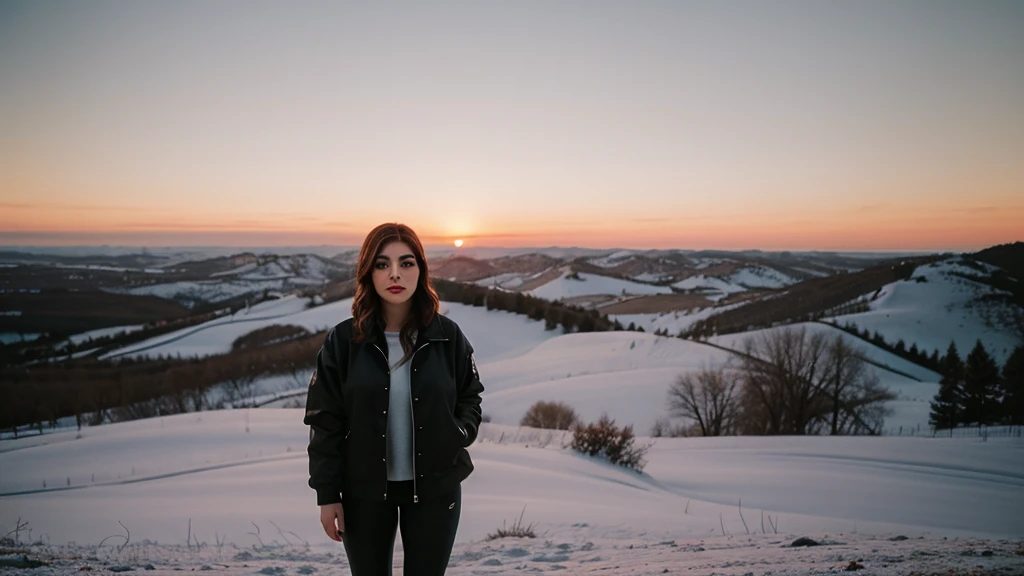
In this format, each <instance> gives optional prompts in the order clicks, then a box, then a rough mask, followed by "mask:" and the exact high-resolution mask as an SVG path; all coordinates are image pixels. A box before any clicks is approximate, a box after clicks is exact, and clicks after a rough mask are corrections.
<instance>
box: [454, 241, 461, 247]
mask: <svg viewBox="0 0 1024 576" xmlns="http://www.w3.org/2000/svg"><path fill="white" fill-rule="evenodd" d="M455 247H456V248H462V240H456V241H455Z"/></svg>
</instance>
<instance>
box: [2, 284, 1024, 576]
mask: <svg viewBox="0 0 1024 576" xmlns="http://www.w3.org/2000/svg"><path fill="white" fill-rule="evenodd" d="M350 306H351V301H350V300H345V301H341V302H335V303H332V304H329V305H325V306H321V307H317V308H313V309H308V310H307V309H305V300H304V299H299V298H284V299H281V300H273V301H268V302H264V303H261V304H259V305H257V306H253V307H252V308H250V309H249V310H248V311H247V312H246V313H240V314H239V315H236V317H235V318H221V319H218V320H216V321H213V322H211V323H209V324H207V325H204V326H201V327H196V328H199V330H196V328H193V329H190V330H191V331H183V332H182V333H179V334H177V335H167V336H164V337H162V338H161V339H159V340H158V341H153V342H149V343H141V344H140V345H137V346H141V347H146V346H151V348H148V349H147V350H145V351H144V352H143V351H141V350H140V349H139V348H137V347H135V346H133V347H132V348H130V349H128V348H126V349H125V350H122V351H121V352H124V353H146V354H158V353H162V354H169V353H175V352H176V351H179V350H181V351H182V355H186V354H187V353H189V352H188V351H191V352H192V353H200V354H212V353H217V352H218V351H222V350H225V347H227V346H230V341H231V340H233V338H234V337H237V336H238V335H241V334H244V333H246V332H248V331H251V330H253V329H256V328H258V327H260V326H262V325H266V324H275V323H281V324H299V325H303V326H307V328H309V329H311V330H312V329H322V328H324V327H327V326H330V325H333V324H335V323H337V322H339V321H341V320H342V319H344V318H345V317H347V316H348V315H349V313H350ZM442 310H443V311H444V312H446V313H447V314H448V315H449V316H450V317H451V318H453V319H454V320H455V321H456V322H458V323H459V325H460V326H461V327H462V329H463V330H464V331H465V332H466V334H467V335H468V336H469V338H470V340H471V341H472V342H473V344H474V346H475V348H476V354H477V361H478V365H479V369H480V373H481V377H482V379H483V381H484V385H485V387H486V391H485V393H484V403H483V410H484V413H485V414H487V415H488V416H490V417H491V418H492V422H491V423H487V424H484V425H483V426H482V428H481V434H480V438H479V440H478V442H477V443H476V444H474V445H473V446H472V447H470V452H471V454H472V456H473V459H474V462H475V463H476V471H475V472H474V473H473V475H472V476H471V477H470V478H469V479H468V480H467V481H466V482H465V483H464V501H463V502H464V508H463V512H462V521H461V524H460V528H459V535H458V539H457V546H456V550H455V552H454V553H453V556H452V565H451V568H450V570H449V573H450V574H454V575H460V574H465V575H469V574H512V573H520V572H523V571H540V572H553V571H560V570H564V571H565V573H573V574H575V573H596V572H601V573H604V574H609V573H611V574H619V573H635V574H660V573H662V572H663V571H664V570H666V569H668V570H669V571H670V572H673V573H678V572H679V571H680V570H682V569H683V567H685V568H690V569H692V570H693V571H694V573H702V574H704V573H711V572H716V573H719V574H738V575H741V574H747V573H751V572H753V573H755V574H758V575H761V574H764V573H766V572H771V573H773V574H780V573H800V574H803V573H808V572H821V573H825V572H830V571H837V570H840V569H842V568H844V567H845V566H846V565H847V564H848V563H849V562H850V561H858V562H860V563H862V564H863V565H865V567H866V568H868V569H869V572H868V573H871V574H906V573H907V572H908V571H909V570H922V569H928V570H932V571H936V572H942V573H946V570H947V569H950V568H954V569H961V568H962V569H964V570H970V569H972V568H974V567H975V566H978V565H982V566H986V567H1001V566H1021V565H1024V564H1021V563H1020V557H1018V556H1015V555H1014V551H1015V549H1016V546H1017V544H1016V541H1013V540H1009V539H1012V538H1019V537H1020V536H1021V535H1022V534H1024V516H1021V514H1020V513H1019V511H1020V510H1024V459H1021V458H1020V457H1019V456H1020V452H1021V449H1024V441H1022V440H1021V439H1020V438H1013V437H1010V438H989V439H988V441H987V442H986V441H982V440H980V439H971V438H953V439H950V438H927V437H845V438H842V437H841V438H830V437H769V438H759V437H726V438H656V439H655V438H643V437H642V438H639V442H640V443H642V444H649V445H650V449H649V452H648V464H647V467H646V468H645V472H644V474H637V473H635V472H631V471H628V470H625V469H621V468H617V467H614V466H611V465H609V464H607V463H605V462H603V461H600V460H595V459H591V458H588V457H584V456H581V455H578V454H575V453H573V452H571V451H570V450H568V449H565V448H563V446H564V445H566V444H567V441H568V438H567V437H566V436H565V435H564V434H563V433H559V432H554V431H543V430H534V429H527V428H520V427H518V426H516V425H515V424H516V423H517V422H518V420H519V418H521V416H522V414H523V412H524V411H525V410H526V408H527V407H528V406H529V405H530V404H532V403H533V402H534V401H536V400H564V401H566V402H568V403H569V404H570V405H572V406H573V407H574V408H575V409H576V410H577V411H578V412H579V413H580V415H581V416H582V417H583V418H584V419H585V420H593V419H595V418H597V417H598V416H599V415H600V413H601V412H607V413H608V414H609V415H610V416H611V417H613V418H615V419H616V421H617V423H618V424H620V425H624V424H633V425H634V428H635V430H636V431H637V433H638V434H640V435H641V436H642V435H645V434H647V433H648V431H649V429H650V426H651V424H653V422H654V421H655V420H656V419H657V418H659V417H662V416H664V411H665V403H666V393H667V390H668V386H669V385H670V384H671V383H672V381H673V380H674V379H675V377H676V376H678V375H679V374H682V373H686V372H688V371H693V370H699V369H701V368H703V367H713V366H720V365H723V364H726V363H728V362H729V360H730V357H731V354H730V353H729V352H727V351H723V350H720V349H717V348H715V347H712V346H708V345H705V344H701V343H697V342H691V341H684V340H679V339H676V338H665V337H657V336H654V335H653V334H650V333H646V334H644V333H634V332H604V333H581V334H566V335H562V334H560V331H545V330H544V329H543V323H542V322H535V321H531V320H529V319H527V318H525V317H522V316H517V315H514V314H510V313H506V312H499V311H487V310H485V309H483V308H474V307H471V306H464V305H460V304H452V303H442ZM807 326H808V329H811V330H822V331H829V332H836V333H840V334H845V333H842V332H841V331H836V330H835V329H833V328H831V327H828V326H824V325H821V324H809V325H807ZM754 335H755V336H756V334H754ZM743 336H744V335H736V336H722V337H718V338H716V339H714V341H715V343H717V344H719V345H723V346H729V347H734V348H737V349H741V348H742V337H743ZM851 338H852V337H851ZM852 341H853V342H854V343H855V344H861V345H863V346H864V347H865V348H866V350H867V353H868V355H869V356H870V357H871V358H872V359H873V360H875V361H877V362H879V363H883V364H886V365H889V366H892V367H893V368H896V369H899V370H901V371H904V372H907V373H908V374H911V375H914V376H915V377H920V378H922V379H923V380H925V382H916V381H914V380H912V379H910V378H906V377H903V376H899V375H896V374H893V373H892V372H887V371H879V372H878V373H879V376H880V377H881V378H882V380H883V382H884V383H886V384H887V385H889V386H890V387H892V388H893V389H894V390H896V391H897V392H898V394H899V395H900V400H898V401H896V402H893V403H892V407H893V408H894V409H895V414H894V415H893V417H891V418H890V419H889V420H887V421H886V426H887V428H892V427H894V426H896V425H905V426H906V427H907V428H908V429H909V428H911V427H913V426H915V425H916V424H919V423H921V422H924V423H926V422H927V409H928V404H927V400H929V399H930V398H931V396H933V395H934V392H935V390H936V389H937V385H936V384H935V381H937V375H935V374H934V373H931V372H929V371H927V370H924V369H922V368H919V367H916V366H914V365H912V364H910V363H908V362H906V361H904V360H902V359H900V358H898V357H895V356H893V355H891V354H888V353H886V352H884V351H881V350H878V349H877V348H874V347H870V346H868V345H866V344H864V343H862V342H861V341H859V340H852ZM176 346H180V347H182V348H175V347H176ZM133 351H134V352H133ZM277 378H278V380H276V381H274V382H271V381H270V380H267V382H265V383H264V384H266V386H265V388H267V389H266V390H261V391H260V392H259V393H260V394H266V395H270V394H273V393H280V392H283V391H286V390H287V389H288V387H289V384H290V383H289V382H288V380H287V377H284V376H282V377H277ZM295 402H299V404H298V405H299V406H301V405H302V403H304V399H303V398H290V399H288V400H287V401H283V402H278V403H275V404H272V405H278V406H280V405H282V404H286V405H287V404H288V403H291V405H293V406H294V405H295V404H294V403H295ZM301 420H302V409H301V408H263V409H235V410H220V411H210V412H201V413H188V414H181V415H175V416H166V417H160V418H152V419H147V420H139V421H134V422H124V423H118V424H111V425H105V426H98V427H87V428H84V429H83V430H82V432H81V433H80V434H79V433H78V432H77V431H75V430H70V431H65V432H56V433H52V434H46V435H42V436H29V437H23V438H20V439H17V440H4V441H0V529H2V530H3V533H6V532H7V531H8V530H11V529H13V528H14V523H15V522H16V521H17V519H18V518H21V519H22V520H23V521H25V520H27V521H29V522H30V525H31V527H32V528H33V530H34V532H33V539H38V538H39V537H40V534H43V533H45V535H46V536H45V540H44V541H46V542H49V543H50V544H51V546H50V547H37V548H35V549H34V551H33V554H34V555H36V557H40V558H48V559H51V560H52V561H53V562H54V564H53V565H52V566H51V567H50V568H49V569H48V570H50V572H53V573H71V572H77V571H78V570H79V569H80V568H81V567H82V566H83V565H89V566H90V567H94V568H98V567H103V566H104V565H105V566H106V567H107V568H110V567H113V566H114V565H124V566H128V567H132V568H134V569H136V570H143V569H144V568H145V566H146V565H147V564H148V565H152V566H153V568H154V569H155V570H154V571H153V572H154V573H157V574H159V573H163V572H166V573H171V572H174V571H177V570H175V569H184V570H191V569H195V570H203V569H204V568H203V566H206V567H207V568H208V569H212V570H218V571H220V572H221V573H225V574H242V573H245V574H251V573H264V574H284V573H299V574H311V573H320V572H326V573H338V572H340V573H343V574H344V573H347V569H346V565H345V560H344V553H343V551H342V549H341V547H340V546H339V545H338V544H336V543H333V542H330V541H329V540H328V539H327V538H326V536H324V535H323V533H322V530H321V528H320V526H319V522H318V511H317V508H316V506H315V497H314V494H313V492H312V491H311V490H309V489H308V487H307V486H306V478H307V462H306V455H305V447H306V444H307V442H308V428H306V427H305V426H303V425H302V422H301ZM741 501H742V504H741ZM524 506H526V509H525V513H524V515H523V523H524V524H531V523H532V524H534V525H535V526H534V528H535V531H536V532H537V534H538V536H539V537H538V538H536V539H513V540H496V541H492V542H486V541H485V538H486V536H487V535H488V534H489V533H492V532H494V531H495V530H496V529H497V528H500V527H501V526H502V523H503V522H505V523H506V525H508V524H511V523H512V522H513V521H515V519H516V518H518V517H519V515H520V513H523V507H524ZM762 514H763V516H762ZM762 518H763V519H762ZM119 522H120V523H122V524H124V526H125V527H126V528H127V529H128V530H130V533H131V536H130V538H131V545H130V546H128V547H125V548H119V546H120V545H121V544H122V543H123V542H124V539H123V538H120V539H119V538H113V539H109V540H107V541H106V542H105V544H104V546H103V547H101V548H98V547H97V545H98V544H99V543H100V542H101V541H102V540H103V539H104V538H105V537H107V536H111V535H117V534H124V529H123V528H122V527H121V525H120V524H119ZM190 522H191V526H190ZM744 524H746V526H744ZM772 526H774V528H773V527H772ZM189 530H191V534H192V536H193V540H192V543H191V547H189V546H186V544H185V538H186V535H187V534H189ZM776 530H777V531H778V533H776ZM748 531H749V532H750V533H749V534H748ZM801 535H807V536H811V537H812V538H815V539H816V540H819V541H821V542H823V543H824V545H823V546H819V547H816V548H813V549H804V548H791V547H788V546H785V545H786V544H788V543H790V542H792V541H793V539H795V538H796V537H797V536H801ZM896 535H904V536H907V537H908V538H909V539H908V540H899V541H892V540H890V539H889V538H890V537H893V536H896ZM21 537H22V538H24V537H25V534H24V533H22V534H21ZM919 538H921V539H919ZM944 538H950V540H944ZM977 538H986V539H987V540H985V541H979V540H976V539H977ZM999 539H1001V540H999ZM72 541H73V542H76V543H77V544H76V545H74V546H72V545H70V544H69V543H70V542H72ZM218 541H219V542H222V543H223V544H222V545H220V546H218V545H217V544H216V542H218ZM197 543H198V544H199V545H198V546H197ZM398 549H399V552H397V553H396V564H397V565H399V566H400V565H401V562H402V556H401V552H400V550H401V542H400V540H399V543H398ZM983 550H990V551H991V552H992V554H991V555H990V556H983V555H982V551H983ZM1014 562H1016V563H1014Z"/></svg>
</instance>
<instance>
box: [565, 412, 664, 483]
mask: <svg viewBox="0 0 1024 576" xmlns="http://www.w3.org/2000/svg"><path fill="white" fill-rule="evenodd" d="M635 442H636V437H635V436H633V426H632V425H629V426H623V427H622V428H619V427H617V426H616V425H615V421H614V420H611V419H610V418H608V415H607V414H602V415H601V418H600V420H598V421H597V422H596V423H593V424H587V425H581V424H577V425H575V426H574V427H573V429H572V443H571V444H570V447H571V448H572V449H573V450H575V451H577V452H581V453H583V454H587V455H588V456H603V457H605V458H607V459H608V461H609V462H611V463H612V464H618V465H619V466H623V467H625V468H631V469H633V470H636V471H637V472H640V471H642V470H643V469H644V465H645V464H646V463H647V462H646V461H645V460H644V456H645V455H646V454H647V446H634V443H635Z"/></svg>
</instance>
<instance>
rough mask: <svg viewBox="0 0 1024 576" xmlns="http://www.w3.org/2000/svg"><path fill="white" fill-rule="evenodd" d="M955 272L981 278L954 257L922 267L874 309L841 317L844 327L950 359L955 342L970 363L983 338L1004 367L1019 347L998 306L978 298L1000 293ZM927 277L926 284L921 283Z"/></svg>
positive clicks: (883, 296)
mask: <svg viewBox="0 0 1024 576" xmlns="http://www.w3.org/2000/svg"><path fill="white" fill-rule="evenodd" d="M954 272H960V273H964V274H969V275H972V276H977V275H979V272H978V271H977V270H974V269H973V268H969V267H967V266H964V265H962V264H959V263H958V259H956V258H952V259H948V260H943V261H941V262H935V263H933V264H929V265H925V266H919V267H918V268H917V269H916V270H915V271H914V273H913V275H912V278H911V279H910V280H905V281H900V282H894V283H892V284H888V285H886V286H885V287H884V288H883V289H882V292H881V294H880V295H879V297H878V298H877V299H876V300H874V301H873V302H871V303H870V307H871V310H870V311H869V312H863V313H859V314H848V315H845V316H839V317H837V318H835V320H836V321H837V322H838V323H839V324H845V323H847V322H850V323H853V324H855V325H856V326H857V327H858V328H859V329H861V330H863V329H864V328H867V329H868V330H871V331H872V332H874V331H878V332H879V333H880V334H882V335H883V336H884V337H885V339H886V341H887V342H890V343H892V344H895V343H896V341H897V340H899V339H902V340H903V341H904V343H905V344H906V347H907V348H910V346H911V344H916V345H917V347H918V349H920V350H924V351H926V352H929V353H931V351H932V350H936V349H938V351H939V353H940V354H945V353H946V349H947V348H948V347H949V343H950V341H955V342H956V347H957V349H958V350H959V352H960V355H961V357H964V358H966V356H967V353H968V352H970V351H971V349H972V348H973V347H974V345H975V343H976V342H977V341H978V340H979V339H980V340H981V342H982V344H984V345H985V348H986V349H987V350H988V352H989V354H992V356H993V357H994V358H995V359H996V362H998V363H999V364H1000V365H1002V364H1003V363H1004V362H1005V361H1006V359H1007V358H1008V357H1009V355H1010V353H1011V352H1012V351H1013V347H1014V346H1015V345H1016V344H1017V343H1018V342H1019V340H1018V335H1016V334H1014V333H1013V331H1012V328H1011V326H1010V325H1009V324H1010V323H1009V322H1008V321H1007V320H1006V316H1003V315H1002V314H1003V313H1004V312H1007V311H1006V310H1003V309H1002V308H1000V307H998V306H993V305H991V304H982V303H981V302H979V300H978V299H979V298H981V297H983V296H985V295H989V294H995V293H996V291H995V290H994V289H992V288H991V287H989V286H987V285H984V284H980V283H978V282H974V281H971V280H967V279H965V278H961V277H959V276H955V275H953V273H954ZM918 277H923V278H925V280H926V281H924V282H918V281H917V280H916V278H918Z"/></svg>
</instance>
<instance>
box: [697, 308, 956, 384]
mask: <svg viewBox="0 0 1024 576" xmlns="http://www.w3.org/2000/svg"><path fill="white" fill-rule="evenodd" d="M784 328H790V329H792V330H800V329H805V330H807V333H808V335H810V334H814V333H822V334H824V335H825V336H827V337H829V338H831V337H834V336H841V337H842V338H843V339H844V340H845V341H846V343H847V344H850V345H851V346H853V347H855V348H858V349H860V350H861V351H862V352H863V353H864V355H865V356H866V357H867V358H868V359H870V360H872V361H874V362H877V363H879V364H882V365H884V366H887V367H889V368H893V369H894V370H898V371H900V372H904V373H906V374H909V375H910V376H913V377H914V378H917V379H918V380H921V381H925V382H938V381H939V379H940V378H941V376H940V375H939V374H938V373H936V372H933V371H931V370H929V369H927V368H925V367H923V366H919V365H917V364H915V363H913V362H911V361H909V360H905V359H903V358H901V357H899V356H897V355H895V354H893V353H892V352H888V351H886V350H883V349H881V348H879V347H877V346H874V345H872V344H870V343H868V342H865V341H864V340H862V339H860V338H858V337H856V336H854V335H852V334H849V333H847V332H844V331H842V330H840V329H838V328H834V327H832V326H828V325H826V324H821V323H819V322H798V323H795V324H790V325H788V326H785V327H784ZM772 330H773V329H770V328H769V329H765V330H752V331H750V332H741V333H737V334H725V335H721V336H713V337H711V338H708V341H709V342H712V343H714V344H718V345H720V346H725V347H726V348H729V349H731V350H740V351H742V350H743V347H744V342H745V341H746V340H747V339H748V338H754V340H755V341H757V340H758V339H760V338H762V337H763V336H764V335H765V333H768V332H771V331H772Z"/></svg>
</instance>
